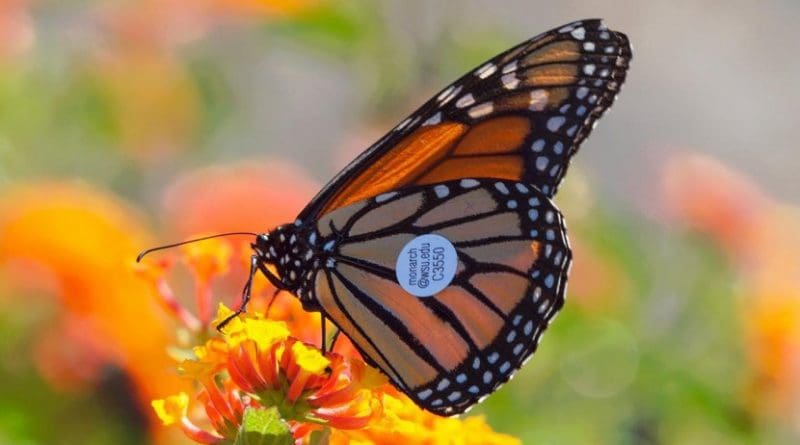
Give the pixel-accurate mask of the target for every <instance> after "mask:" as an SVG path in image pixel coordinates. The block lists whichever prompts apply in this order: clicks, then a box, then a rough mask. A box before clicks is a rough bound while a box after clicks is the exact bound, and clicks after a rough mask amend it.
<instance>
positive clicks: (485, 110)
mask: <svg viewBox="0 0 800 445" xmlns="http://www.w3.org/2000/svg"><path fill="white" fill-rule="evenodd" d="M492 111H494V104H493V103H492V102H484V103H482V104H480V105H476V106H474V107H472V108H470V109H469V113H468V114H469V117H471V118H473V119H477V118H479V117H483V116H486V115H487V114H489V113H491V112H492Z"/></svg>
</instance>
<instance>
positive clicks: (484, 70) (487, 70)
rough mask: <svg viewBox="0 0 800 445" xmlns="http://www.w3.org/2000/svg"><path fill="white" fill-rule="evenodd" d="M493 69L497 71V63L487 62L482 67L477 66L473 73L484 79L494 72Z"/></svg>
mask: <svg viewBox="0 0 800 445" xmlns="http://www.w3.org/2000/svg"><path fill="white" fill-rule="evenodd" d="M495 71H497V65H495V64H493V63H491V62H489V63H487V64H486V65H483V66H482V67H480V68H478V69H477V70H476V71H475V75H477V76H478V77H480V78H481V79H486V78H487V77H489V76H491V75H492V74H494V73H495Z"/></svg>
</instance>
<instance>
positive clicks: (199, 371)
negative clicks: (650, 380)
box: [154, 306, 386, 443]
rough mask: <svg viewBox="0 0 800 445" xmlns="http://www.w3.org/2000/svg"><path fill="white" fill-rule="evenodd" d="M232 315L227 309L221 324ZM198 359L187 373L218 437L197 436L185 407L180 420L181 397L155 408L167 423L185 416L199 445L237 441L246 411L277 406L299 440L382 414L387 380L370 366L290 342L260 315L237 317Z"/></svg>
mask: <svg viewBox="0 0 800 445" xmlns="http://www.w3.org/2000/svg"><path fill="white" fill-rule="evenodd" d="M231 314H232V312H231V311H230V310H229V309H227V308H225V307H224V306H220V311H219V314H218V317H217V322H219V321H221V320H224V319H227V318H228V317H229V316H230V315H231ZM195 354H196V356H197V359H193V360H187V361H184V362H183V364H182V365H181V369H182V371H183V373H184V375H186V376H188V377H191V378H194V379H196V380H197V381H198V382H200V383H201V384H202V386H203V390H202V391H201V392H200V394H199V395H198V400H199V401H200V402H201V403H202V404H203V405H204V406H205V412H206V416H207V417H208V419H209V421H210V422H211V425H212V427H213V431H210V432H205V433H200V432H198V429H197V428H195V427H194V426H193V425H194V424H193V423H192V422H191V421H190V420H188V418H187V416H186V408H185V404H184V407H183V408H182V410H181V413H180V415H176V414H175V410H174V409H173V410H172V411H169V410H165V407H166V406H167V405H169V404H170V402H171V401H172V402H174V401H175V400H176V399H174V398H172V399H164V400H158V401H156V402H154V409H155V410H156V412H157V414H158V415H159V416H160V417H161V419H162V420H163V421H164V422H165V423H167V424H171V423H175V419H176V418H178V417H180V418H182V419H183V420H182V425H183V426H182V429H183V430H184V432H185V433H186V434H187V436H189V437H190V438H192V439H193V440H195V441H198V442H200V443H217V442H214V440H217V441H221V440H223V439H227V440H233V439H236V437H237V436H238V435H239V434H240V430H241V429H242V428H243V427H244V425H243V418H244V413H245V411H246V409H247V408H254V409H258V408H275V409H276V410H277V413H278V414H279V415H280V418H281V419H284V420H285V421H287V422H289V423H290V424H291V425H292V429H293V431H294V434H295V437H296V438H298V439H299V438H302V437H304V436H306V435H308V434H310V433H311V432H312V431H313V430H316V429H320V428H322V427H330V428H336V429H353V428H363V427H364V426H366V425H367V424H368V422H369V421H370V420H372V419H373V418H375V417H376V416H377V415H378V414H379V413H380V402H379V399H377V398H376V396H375V394H376V393H373V389H375V388H377V387H378V386H380V385H383V384H385V383H386V379H385V378H384V377H382V376H380V375H379V374H378V373H377V371H374V370H372V369H370V368H368V367H367V366H366V365H365V364H364V363H363V362H360V361H354V360H350V359H346V358H344V357H342V356H340V355H338V354H335V353H328V354H327V355H322V353H321V352H320V351H319V350H318V349H316V348H315V347H312V346H308V345H306V344H304V343H302V342H299V341H298V340H297V339H295V338H293V337H290V336H289V330H288V329H287V327H286V325H285V324H284V323H282V322H276V321H271V320H266V319H264V318H261V317H258V316H255V315H246V316H242V317H240V318H234V319H232V320H231V321H230V322H229V323H228V324H227V325H226V327H225V333H224V335H223V337H222V338H219V337H217V338H213V339H211V340H208V341H207V342H206V344H205V345H204V346H202V347H199V348H196V349H195ZM220 380H221V381H222V382H223V383H222V385H223V386H222V387H220V384H219V383H218V382H219V381H220ZM180 400H184V398H183V397H181V398H180ZM198 438H200V439H198Z"/></svg>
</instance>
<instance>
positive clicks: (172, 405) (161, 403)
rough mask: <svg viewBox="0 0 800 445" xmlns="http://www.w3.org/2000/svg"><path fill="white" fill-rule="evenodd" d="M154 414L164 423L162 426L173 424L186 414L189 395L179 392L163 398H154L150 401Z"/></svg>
mask: <svg viewBox="0 0 800 445" xmlns="http://www.w3.org/2000/svg"><path fill="white" fill-rule="evenodd" d="M152 405H153V409H154V410H155V411H156V415H157V416H158V418H159V419H161V421H162V422H163V423H164V426H170V425H174V424H175V423H178V422H180V420H181V419H182V418H183V417H184V416H186V408H187V407H188V406H189V395H188V394H186V393H185V392H180V393H178V394H177V395H174V396H169V397H167V398H165V399H156V400H153V402H152Z"/></svg>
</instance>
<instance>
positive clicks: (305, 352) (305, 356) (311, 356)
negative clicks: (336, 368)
mask: <svg viewBox="0 0 800 445" xmlns="http://www.w3.org/2000/svg"><path fill="white" fill-rule="evenodd" d="M292 354H294V357H295V360H296V361H297V365H298V366H299V367H300V368H302V369H303V370H304V371H307V372H310V373H311V374H317V375H319V374H322V372H323V371H325V368H327V367H328V366H329V365H330V364H331V361H330V360H328V359H327V358H325V356H324V355H322V353H321V352H320V350H319V349H317V348H312V347H309V346H306V345H304V344H302V343H300V342H297V343H295V344H293V345H292Z"/></svg>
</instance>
